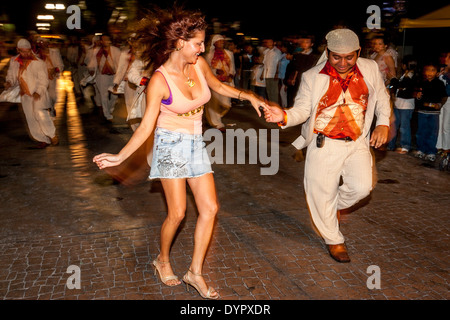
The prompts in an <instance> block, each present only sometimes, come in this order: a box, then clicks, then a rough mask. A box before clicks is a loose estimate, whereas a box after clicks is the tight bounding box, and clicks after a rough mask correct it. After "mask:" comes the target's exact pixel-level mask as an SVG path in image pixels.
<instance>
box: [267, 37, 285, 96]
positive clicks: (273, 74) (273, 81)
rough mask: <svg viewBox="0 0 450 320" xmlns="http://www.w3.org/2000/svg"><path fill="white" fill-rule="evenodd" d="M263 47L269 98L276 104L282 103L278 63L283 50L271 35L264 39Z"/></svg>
mask: <svg viewBox="0 0 450 320" xmlns="http://www.w3.org/2000/svg"><path fill="white" fill-rule="evenodd" d="M263 47H264V51H263V54H264V59H263V64H264V72H263V77H264V81H265V83H266V94H267V99H269V101H272V102H275V103H276V104H280V99H279V88H278V83H279V78H278V63H279V62H280V60H281V51H280V49H278V48H277V47H276V46H275V42H274V40H273V39H272V38H270V37H267V38H266V39H264V40H263Z"/></svg>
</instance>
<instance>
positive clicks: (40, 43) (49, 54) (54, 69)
mask: <svg viewBox="0 0 450 320" xmlns="http://www.w3.org/2000/svg"><path fill="white" fill-rule="evenodd" d="M35 53H36V55H37V56H38V58H39V59H41V60H42V61H44V62H45V64H46V66H47V72H48V81H49V82H48V94H49V97H50V114H51V115H52V117H55V116H56V112H55V103H56V101H57V100H58V97H57V90H56V81H57V80H58V78H59V77H60V75H61V73H62V72H63V71H64V63H63V60H62V57H61V52H60V50H59V48H57V47H56V46H54V45H53V44H52V43H51V42H50V41H49V40H48V39H46V38H42V37H39V38H37V39H36V51H35Z"/></svg>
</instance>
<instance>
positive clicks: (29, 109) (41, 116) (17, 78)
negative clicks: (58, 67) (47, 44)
mask: <svg viewBox="0 0 450 320" xmlns="http://www.w3.org/2000/svg"><path fill="white" fill-rule="evenodd" d="M17 51H18V52H19V54H18V55H17V56H15V57H12V58H11V61H10V65H9V69H8V73H7V75H6V83H5V88H6V89H8V88H10V87H13V86H19V87H20V96H21V103H22V109H23V112H24V114H25V118H26V121H27V125H28V129H29V133H30V135H31V137H32V138H33V139H35V140H37V141H38V144H37V146H36V147H37V148H40V149H43V148H45V147H47V146H49V145H50V144H52V145H57V144H58V137H57V136H56V128H55V125H54V123H53V120H52V119H51V117H50V113H49V108H50V100H49V95H48V85H49V80H48V73H47V66H46V64H45V62H44V61H42V60H41V59H39V58H38V57H36V56H35V54H34V53H33V51H32V50H31V44H30V42H29V41H28V40H26V39H20V40H19V41H18V43H17Z"/></svg>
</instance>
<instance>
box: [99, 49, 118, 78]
mask: <svg viewBox="0 0 450 320" xmlns="http://www.w3.org/2000/svg"><path fill="white" fill-rule="evenodd" d="M108 55H109V49H108V50H107V49H105V48H100V50H98V52H97V65H98V66H99V67H100V60H101V58H102V56H105V64H104V65H103V69H102V71H101V73H102V74H107V75H113V74H115V72H114V70H113V68H112V67H111V66H110V65H109V62H108Z"/></svg>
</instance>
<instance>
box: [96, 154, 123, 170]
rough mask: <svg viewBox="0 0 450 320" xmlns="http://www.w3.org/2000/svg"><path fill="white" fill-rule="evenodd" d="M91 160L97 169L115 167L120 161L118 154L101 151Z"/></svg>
mask: <svg viewBox="0 0 450 320" xmlns="http://www.w3.org/2000/svg"><path fill="white" fill-rule="evenodd" d="M93 162H95V163H96V164H97V166H98V167H99V169H105V168H108V167H115V166H118V165H119V164H121V163H122V160H121V159H120V157H119V155H118V154H110V153H102V154H99V155H96V156H95V157H94V159H93Z"/></svg>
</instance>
